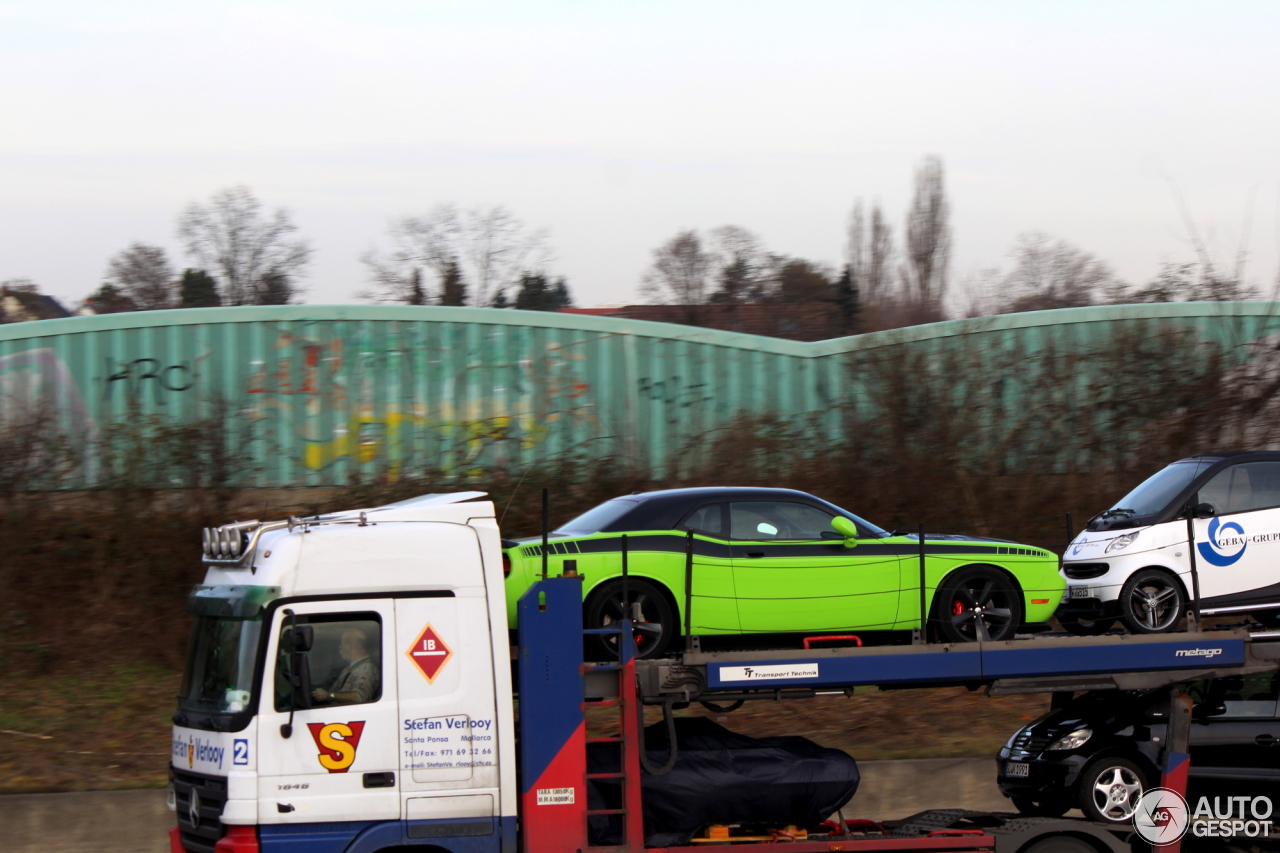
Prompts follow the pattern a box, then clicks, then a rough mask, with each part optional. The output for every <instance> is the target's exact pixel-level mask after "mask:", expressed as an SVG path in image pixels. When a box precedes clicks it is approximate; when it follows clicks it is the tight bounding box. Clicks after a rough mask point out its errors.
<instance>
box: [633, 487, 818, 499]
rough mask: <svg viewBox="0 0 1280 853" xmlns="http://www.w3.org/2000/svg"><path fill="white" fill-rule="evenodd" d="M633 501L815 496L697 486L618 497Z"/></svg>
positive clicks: (751, 488) (790, 490) (806, 497)
mask: <svg viewBox="0 0 1280 853" xmlns="http://www.w3.org/2000/svg"><path fill="white" fill-rule="evenodd" d="M618 497H620V498H625V499H627V500H632V501H648V500H654V499H664V498H681V499H686V500H704V499H705V500H733V499H734V498H782V497H792V498H805V499H807V500H813V498H814V496H813V495H811V494H809V493H808V492H801V491H798V490H797V489H769V488H764V487H762V486H695V487H692V488H688V489H659V490H657V491H653V492H638V493H632V494H630V495H618Z"/></svg>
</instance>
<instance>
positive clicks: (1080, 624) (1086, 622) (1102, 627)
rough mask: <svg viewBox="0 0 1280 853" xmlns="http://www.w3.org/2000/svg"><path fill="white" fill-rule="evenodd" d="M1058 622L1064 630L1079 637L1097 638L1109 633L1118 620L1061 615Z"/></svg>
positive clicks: (1071, 614) (1108, 617)
mask: <svg viewBox="0 0 1280 853" xmlns="http://www.w3.org/2000/svg"><path fill="white" fill-rule="evenodd" d="M1058 622H1059V624H1061V625H1062V630H1064V631H1066V632H1067V633H1068V634H1073V635H1075V636H1077V637H1096V636H1098V635H1099V634H1105V633H1107V632H1108V631H1110V630H1111V629H1112V628H1114V627H1115V624H1116V620H1115V619H1114V618H1113V617H1110V616H1107V617H1099V618H1097V619H1088V618H1086V617H1083V616H1080V615H1078V614H1075V613H1059V614H1058Z"/></svg>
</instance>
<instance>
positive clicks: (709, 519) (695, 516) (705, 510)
mask: <svg viewBox="0 0 1280 853" xmlns="http://www.w3.org/2000/svg"><path fill="white" fill-rule="evenodd" d="M723 508H724V504H707V505H706V506H700V507H698V508H697V509H695V510H694V511H693V512H691V513H689V515H688V516H687V517H686V518H685V520H684V521H682V522H680V524H679V525H677V528H678V529H679V530H692V531H694V532H696V533H705V534H706V535H708V536H719V535H720V532H721V530H722V529H723V527H724V522H723V521H722V519H723V516H724V511H723Z"/></svg>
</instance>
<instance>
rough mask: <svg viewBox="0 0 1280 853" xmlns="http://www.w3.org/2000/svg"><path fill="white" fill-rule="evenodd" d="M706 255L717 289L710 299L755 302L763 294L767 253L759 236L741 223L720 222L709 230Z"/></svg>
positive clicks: (719, 301)
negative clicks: (727, 223) (718, 225)
mask: <svg viewBox="0 0 1280 853" xmlns="http://www.w3.org/2000/svg"><path fill="white" fill-rule="evenodd" d="M709 242H710V249H709V251H708V257H709V259H710V263H711V277H712V281H713V283H714V284H715V285H716V290H715V292H713V293H712V294H711V295H710V297H709V298H708V299H709V301H710V302H716V303H727V304H735V303H742V302H754V301H756V300H758V299H760V298H761V296H763V292H764V276H765V274H766V271H767V269H768V267H769V256H768V254H767V253H766V252H765V251H764V249H763V248H762V246H761V243H760V238H759V237H757V236H756V235H755V234H754V233H753V232H751V231H748V230H747V229H746V228H743V227H742V226H740V225H722V226H720V227H719V228H715V229H712V231H711V233H710V240H709Z"/></svg>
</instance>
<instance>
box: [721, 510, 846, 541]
mask: <svg viewBox="0 0 1280 853" xmlns="http://www.w3.org/2000/svg"><path fill="white" fill-rule="evenodd" d="M833 518H835V515H834V514H832V513H829V512H827V511H826V510H822V509H818V508H817V507H815V506H810V505H809V504H802V503H793V502H790V501H735V502H734V503H731V504H729V538H730V539H733V540H736V541H753V540H769V539H782V540H794V539H822V538H823V537H822V533H823V531H824V530H831V529H832V528H831V519H833Z"/></svg>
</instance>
